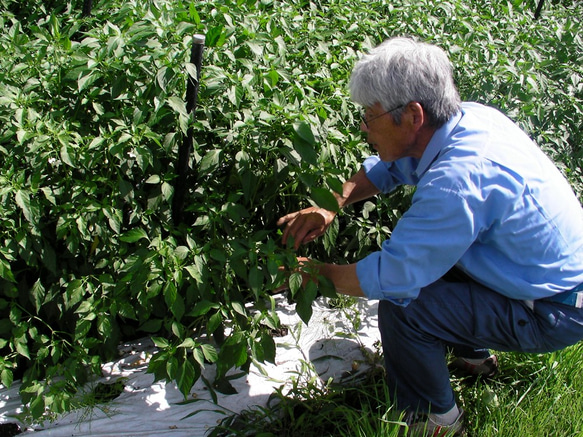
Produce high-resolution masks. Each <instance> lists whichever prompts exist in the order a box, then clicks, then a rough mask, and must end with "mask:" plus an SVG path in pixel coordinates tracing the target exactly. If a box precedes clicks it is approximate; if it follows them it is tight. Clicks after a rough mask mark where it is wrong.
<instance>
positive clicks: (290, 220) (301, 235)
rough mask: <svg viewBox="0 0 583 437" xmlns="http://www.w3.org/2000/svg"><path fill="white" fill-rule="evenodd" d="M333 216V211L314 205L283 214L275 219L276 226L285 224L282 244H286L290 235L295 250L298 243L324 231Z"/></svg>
mask: <svg viewBox="0 0 583 437" xmlns="http://www.w3.org/2000/svg"><path fill="white" fill-rule="evenodd" d="M334 217H336V213H335V212H333V211H328V210H327V209H323V208H318V207H314V206H312V207H310V208H306V209H302V210H300V211H296V212H292V213H291V214H287V215H285V216H283V217H282V218H280V219H279V220H278V221H277V225H278V226H283V225H286V227H285V229H284V231H283V237H282V242H283V244H287V240H288V238H289V237H292V238H293V242H294V249H296V250H297V249H298V248H299V247H300V245H302V244H306V243H309V242H310V241H313V240H315V239H316V238H318V237H319V236H320V235H322V234H323V233H324V232H326V229H328V227H329V226H330V225H331V224H332V222H333V221H334Z"/></svg>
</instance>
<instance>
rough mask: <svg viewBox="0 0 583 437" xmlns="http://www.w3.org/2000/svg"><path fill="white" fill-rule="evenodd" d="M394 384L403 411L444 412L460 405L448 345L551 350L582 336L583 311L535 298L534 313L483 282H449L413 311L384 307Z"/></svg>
mask: <svg viewBox="0 0 583 437" xmlns="http://www.w3.org/2000/svg"><path fill="white" fill-rule="evenodd" d="M379 329H380V332H381V339H382V343H383V351H384V355H385V364H386V370H387V382H388V385H389V389H390V390H391V393H394V399H393V400H394V401H396V403H397V406H398V407H399V408H400V409H403V410H407V409H419V410H420V411H431V412H433V413H445V412H447V411H449V410H450V409H451V408H452V407H453V406H454V404H455V399H454V394H453V390H452V388H451V385H450V381H449V371H448V369H447V363H446V357H445V355H446V348H448V347H452V348H453V349H454V354H456V355H457V356H463V357H469V358H472V357H476V358H479V357H484V358H485V357H487V356H488V355H489V352H488V349H487V348H492V349H495V350H498V351H520V352H535V353H540V352H550V351H554V350H558V349H562V348H564V347H566V346H569V345H572V344H575V343H577V342H578V341H579V340H581V339H583V310H582V309H577V308H574V307H571V306H567V305H563V304H560V303H555V302H547V301H540V300H539V301H535V304H534V309H531V308H529V307H528V306H527V305H525V304H524V302H522V301H518V300H513V299H509V298H507V297H505V296H502V295H501V294H498V293H496V292H494V291H492V290H491V289H489V288H487V287H484V286H483V285H481V284H478V283H477V282H474V281H471V280H468V281H464V282H447V281H445V280H443V279H440V280H439V281H437V282H435V283H433V284H431V285H429V286H427V287H425V288H424V289H422V290H421V293H420V294H419V297H418V298H417V299H416V300H414V301H413V302H411V303H410V304H409V305H408V306H406V307H403V306H398V305H395V304H393V303H391V302H390V301H386V300H384V301H381V302H380V303H379Z"/></svg>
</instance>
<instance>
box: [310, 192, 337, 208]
mask: <svg viewBox="0 0 583 437" xmlns="http://www.w3.org/2000/svg"><path fill="white" fill-rule="evenodd" d="M312 199H313V200H314V202H316V204H317V205H318V206H319V207H320V208H324V209H327V210H328V211H334V212H339V211H340V207H339V206H338V201H337V200H336V197H334V195H333V194H332V193H331V192H330V191H329V190H327V189H325V188H318V187H314V188H312Z"/></svg>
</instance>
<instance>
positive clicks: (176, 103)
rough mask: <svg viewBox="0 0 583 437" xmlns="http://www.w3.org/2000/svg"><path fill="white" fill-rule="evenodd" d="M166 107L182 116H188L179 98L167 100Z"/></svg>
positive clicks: (184, 105)
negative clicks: (168, 106)
mask: <svg viewBox="0 0 583 437" xmlns="http://www.w3.org/2000/svg"><path fill="white" fill-rule="evenodd" d="M167 101H168V105H170V107H171V108H172V109H174V110H175V111H176V112H178V113H179V114H180V115H182V116H185V117H186V116H188V111H187V110H186V103H185V102H184V100H182V99H181V98H180V97H176V96H172V97H169V98H168V100H167Z"/></svg>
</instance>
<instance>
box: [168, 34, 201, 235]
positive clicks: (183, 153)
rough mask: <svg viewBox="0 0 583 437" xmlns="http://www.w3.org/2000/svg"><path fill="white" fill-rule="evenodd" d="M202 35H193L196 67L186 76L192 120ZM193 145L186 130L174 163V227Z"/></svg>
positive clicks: (192, 60)
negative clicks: (193, 74)
mask: <svg viewBox="0 0 583 437" xmlns="http://www.w3.org/2000/svg"><path fill="white" fill-rule="evenodd" d="M204 42H205V36H204V35H194V36H193V38H192V49H191V52H190V63H191V64H194V66H195V67H196V78H194V77H192V76H190V75H189V76H188V82H187V84H186V110H187V111H188V113H189V114H190V115H191V117H192V118H194V116H195V110H196V103H197V100H198V89H199V83H200V70H201V68H202V53H203V51H204ZM192 145H193V129H192V126H191V127H189V128H188V131H187V133H186V136H185V137H184V138H183V140H182V144H181V145H180V147H179V148H178V161H177V163H176V174H177V177H176V183H175V184H174V197H173V198H172V220H173V221H174V224H175V225H179V224H180V223H182V220H183V215H184V199H185V197H186V191H187V177H188V167H189V165H188V164H189V161H190V155H191V153H192Z"/></svg>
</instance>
